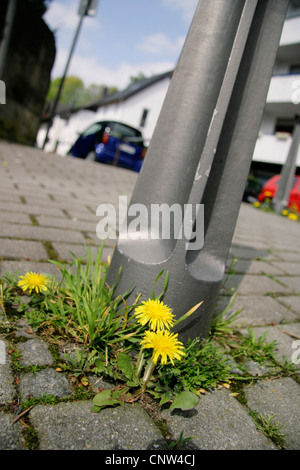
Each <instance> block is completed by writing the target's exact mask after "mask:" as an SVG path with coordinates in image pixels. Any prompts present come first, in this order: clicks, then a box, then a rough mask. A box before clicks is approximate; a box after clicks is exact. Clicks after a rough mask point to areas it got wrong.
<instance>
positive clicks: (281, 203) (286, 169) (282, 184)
mask: <svg viewBox="0 0 300 470" xmlns="http://www.w3.org/2000/svg"><path fill="white" fill-rule="evenodd" d="M299 143H300V117H299V116H296V118H295V126H294V132H293V140H292V143H291V146H290V149H289V153H288V156H287V160H286V162H285V164H284V165H283V167H282V170H281V177H280V180H279V183H278V188H277V191H276V194H275V196H274V199H273V205H274V209H275V211H276V212H278V213H281V211H282V210H283V209H286V207H287V206H288V203H289V197H290V191H291V188H292V185H293V180H294V175H295V170H296V166H297V155H298V149H299Z"/></svg>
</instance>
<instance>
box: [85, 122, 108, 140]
mask: <svg viewBox="0 0 300 470" xmlns="http://www.w3.org/2000/svg"><path fill="white" fill-rule="evenodd" d="M102 126H103V125H102V124H101V123H100V122H95V123H94V124H92V125H91V126H89V127H88V128H87V129H86V130H85V131H84V132H83V133H82V134H81V136H82V137H87V136H89V135H92V134H96V133H97V132H99V131H101V129H102Z"/></svg>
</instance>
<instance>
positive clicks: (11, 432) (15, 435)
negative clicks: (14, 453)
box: [0, 411, 25, 468]
mask: <svg viewBox="0 0 300 470" xmlns="http://www.w3.org/2000/svg"><path fill="white" fill-rule="evenodd" d="M13 419H14V416H13V415H10V414H8V413H4V412H3V411H0V450H24V449H25V442H24V439H23V437H22V430H23V427H22V425H21V424H20V423H19V422H16V423H13ZM4 467H5V466H4V465H3V468H4Z"/></svg>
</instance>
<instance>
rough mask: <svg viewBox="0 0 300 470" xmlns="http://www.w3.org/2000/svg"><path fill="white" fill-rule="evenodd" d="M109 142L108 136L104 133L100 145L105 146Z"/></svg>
mask: <svg viewBox="0 0 300 470" xmlns="http://www.w3.org/2000/svg"><path fill="white" fill-rule="evenodd" d="M108 140H109V134H107V132H104V134H103V137H102V144H107V142H108Z"/></svg>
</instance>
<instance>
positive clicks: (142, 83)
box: [81, 70, 173, 109]
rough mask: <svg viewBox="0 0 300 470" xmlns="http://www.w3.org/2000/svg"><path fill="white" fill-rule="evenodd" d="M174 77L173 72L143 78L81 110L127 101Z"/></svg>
mask: <svg viewBox="0 0 300 470" xmlns="http://www.w3.org/2000/svg"><path fill="white" fill-rule="evenodd" d="M172 75H173V70H171V71H169V72H165V73H161V74H159V75H154V76H152V77H150V78H143V79H141V80H138V81H137V82H134V83H132V84H131V85H129V86H128V87H127V88H125V90H122V91H116V92H115V93H112V94H111V95H107V96H104V97H102V98H101V99H100V100H97V101H93V102H92V103H89V104H86V105H84V106H81V108H83V109H97V108H100V107H101V106H105V105H108V104H111V103H117V102H120V101H125V100H127V99H128V98H130V97H131V96H133V95H135V94H136V93H139V92H140V91H142V90H144V89H145V88H148V87H149V86H151V85H153V84H154V83H157V82H160V81H161V80H163V79H164V78H167V77H170V78H171V77H172Z"/></svg>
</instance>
